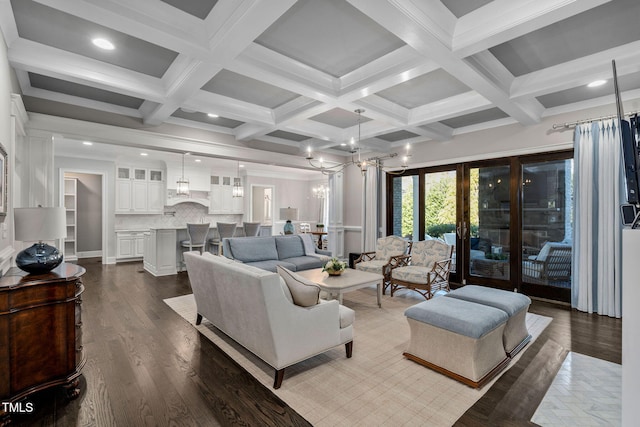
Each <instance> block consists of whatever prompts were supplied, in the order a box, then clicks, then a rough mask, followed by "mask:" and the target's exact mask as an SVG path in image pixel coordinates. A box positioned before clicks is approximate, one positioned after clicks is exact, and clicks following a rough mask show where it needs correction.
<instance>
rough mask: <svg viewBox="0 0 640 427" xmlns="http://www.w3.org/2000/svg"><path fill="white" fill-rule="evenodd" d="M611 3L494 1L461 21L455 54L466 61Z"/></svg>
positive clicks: (603, 0)
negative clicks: (505, 43)
mask: <svg viewBox="0 0 640 427" xmlns="http://www.w3.org/2000/svg"><path fill="white" fill-rule="evenodd" d="M610 1H611V0H580V1H577V0H494V1H492V2H490V3H489V4H487V5H485V6H483V7H480V8H478V9H476V10H474V11H472V12H470V13H468V14H466V15H464V16H462V17H460V19H458V21H457V23H456V28H455V32H454V36H453V52H454V53H455V54H456V55H457V56H458V57H459V58H464V57H467V56H470V55H473V54H476V53H478V52H481V51H483V50H486V49H489V48H491V47H493V46H497V45H499V44H501V43H504V42H507V41H509V40H513V39H515V38H517V37H520V36H522V35H524V34H528V33H530V32H533V31H536V30H538V29H540V28H544V27H546V26H547V25H551V24H554V23H556V22H560V21H562V20H564V19H567V18H569V17H571V16H573V15H577V14H579V13H581V12H584V11H587V10H589V9H592V8H594V7H596V6H600V5H602V4H605V3H608V2H610Z"/></svg>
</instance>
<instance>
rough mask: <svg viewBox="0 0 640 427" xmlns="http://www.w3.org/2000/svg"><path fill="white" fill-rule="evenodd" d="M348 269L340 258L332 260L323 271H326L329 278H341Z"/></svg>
mask: <svg viewBox="0 0 640 427" xmlns="http://www.w3.org/2000/svg"><path fill="white" fill-rule="evenodd" d="M346 268H347V263H346V262H342V261H340V260H339V259H338V258H331V259H330V260H329V261H327V263H326V264H325V265H324V267H322V271H326V272H327V274H329V276H339V275H341V274H342V272H344V270H345V269H346Z"/></svg>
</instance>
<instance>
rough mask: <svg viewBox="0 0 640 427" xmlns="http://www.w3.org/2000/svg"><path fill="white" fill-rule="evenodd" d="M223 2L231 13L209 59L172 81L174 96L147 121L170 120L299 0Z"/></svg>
mask: <svg viewBox="0 0 640 427" xmlns="http://www.w3.org/2000/svg"><path fill="white" fill-rule="evenodd" d="M222 1H223V2H225V3H224V5H226V6H225V7H224V8H222V10H224V11H225V12H226V13H227V16H225V17H224V18H222V17H221V18H220V21H219V26H218V28H216V31H215V32H213V33H212V34H211V35H210V39H209V41H208V43H209V47H210V49H211V50H210V52H209V54H208V55H209V56H208V58H209V59H206V60H204V61H203V62H202V63H201V64H198V65H197V66H195V67H193V68H192V69H190V70H188V71H187V72H185V73H183V75H182V76H181V79H180V81H179V82H175V83H173V84H170V86H171V87H173V88H174V90H173V92H172V93H171V95H170V98H169V99H168V100H167V102H166V104H164V105H160V106H159V107H158V108H157V109H156V110H155V111H153V112H152V113H151V114H149V115H148V116H146V117H145V123H148V124H159V123H162V122H163V121H164V120H166V119H167V118H168V117H169V116H170V115H171V114H172V113H173V112H174V111H175V110H176V108H178V107H180V106H181V105H184V103H185V102H186V101H187V99H189V98H190V97H192V96H193V95H194V94H196V93H198V91H199V90H200V89H201V88H202V86H204V85H205V83H207V82H208V81H209V80H211V78H212V77H213V76H215V75H216V74H217V73H218V72H219V71H220V70H221V69H223V68H224V67H225V65H226V66H228V65H230V63H231V61H233V60H234V59H235V58H236V57H237V56H238V55H239V54H240V53H241V52H242V51H243V50H245V49H246V48H247V46H249V45H250V44H251V43H252V42H253V40H255V38H256V37H258V36H259V35H260V34H262V33H263V32H264V31H265V30H266V29H267V28H268V27H269V26H270V25H271V24H272V23H273V22H275V21H276V20H277V19H278V18H279V17H280V15H282V14H283V13H284V12H285V11H286V10H287V9H289V8H290V7H291V6H292V5H293V4H294V3H295V0H270V1H268V2H267V1H264V0H243V1H241V2H240V3H238V2H234V3H230V1H231V0H222Z"/></svg>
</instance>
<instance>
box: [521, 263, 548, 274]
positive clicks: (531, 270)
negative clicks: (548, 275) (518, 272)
mask: <svg viewBox="0 0 640 427" xmlns="http://www.w3.org/2000/svg"><path fill="white" fill-rule="evenodd" d="M544 264H545V261H540V260H537V259H527V260H525V261H524V262H523V263H522V275H523V276H530V277H534V276H536V275H539V276H540V277H542V275H543V274H544Z"/></svg>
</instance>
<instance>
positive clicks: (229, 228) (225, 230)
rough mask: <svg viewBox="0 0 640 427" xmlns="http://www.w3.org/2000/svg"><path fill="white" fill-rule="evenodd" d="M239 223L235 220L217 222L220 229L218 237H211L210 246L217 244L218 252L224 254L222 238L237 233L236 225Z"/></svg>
mask: <svg viewBox="0 0 640 427" xmlns="http://www.w3.org/2000/svg"><path fill="white" fill-rule="evenodd" d="M237 226H238V225H237V224H236V223H235V222H217V223H216V227H217V229H218V237H217V238H216V237H214V238H213V239H209V248H211V246H217V249H216V252H215V253H216V254H217V255H222V239H226V238H228V237H233V236H234V235H235V234H236V227H237Z"/></svg>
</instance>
